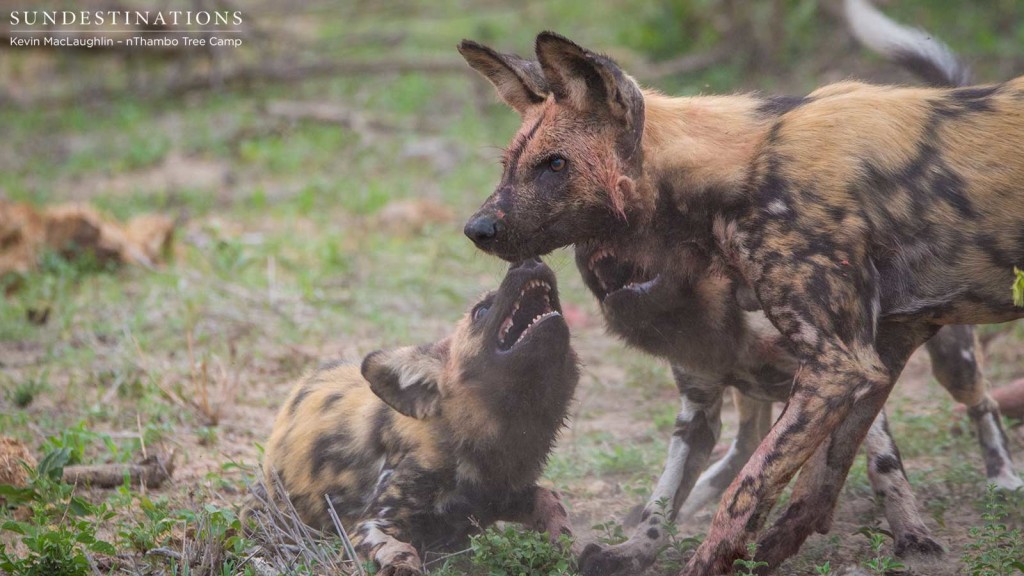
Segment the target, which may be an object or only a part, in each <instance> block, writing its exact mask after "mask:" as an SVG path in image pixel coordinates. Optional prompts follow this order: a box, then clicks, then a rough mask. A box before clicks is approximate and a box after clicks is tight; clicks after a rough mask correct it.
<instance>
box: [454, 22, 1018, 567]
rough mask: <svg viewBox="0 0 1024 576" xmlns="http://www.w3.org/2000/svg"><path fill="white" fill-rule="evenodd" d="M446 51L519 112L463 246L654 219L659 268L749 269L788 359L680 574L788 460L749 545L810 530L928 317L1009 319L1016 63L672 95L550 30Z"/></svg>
mask: <svg viewBox="0 0 1024 576" xmlns="http://www.w3.org/2000/svg"><path fill="white" fill-rule="evenodd" d="M460 50H461V52H462V54H463V56H464V57H466V59H467V61H469V63H470V65H471V66H473V67H474V68H475V69H477V70H478V71H480V72H481V73H483V74H484V75H485V76H487V77H488V79H489V80H490V81H491V82H492V83H493V84H494V85H495V87H496V88H497V89H498V92H499V94H500V95H501V96H502V98H503V99H504V100H505V102H507V103H508V104H509V105H510V106H512V107H513V108H515V109H516V110H517V111H519V112H520V114H521V115H522V116H523V125H522V127H521V129H520V132H519V133H518V134H517V135H516V137H515V138H514V140H513V142H512V145H511V146H510V147H509V149H508V151H507V153H506V158H505V166H504V172H503V175H502V179H501V182H500V184H499V185H498V187H497V189H496V190H495V192H494V193H493V194H492V195H491V197H490V198H489V199H488V200H487V201H486V202H485V203H484V205H483V206H482V207H481V208H480V210H479V211H478V212H477V213H476V214H475V215H474V216H473V217H472V218H471V219H470V220H469V222H468V223H467V225H466V234H467V236H469V237H470V238H471V239H472V240H473V241H474V242H475V243H476V244H477V246H478V247H480V248H481V249H483V250H485V251H487V252H490V253H492V254H495V255H498V256H500V257H502V258H505V259H510V260H514V259H518V258H524V257H528V256H533V255H539V254H544V253H546V252H549V251H551V250H553V249H555V248H558V247H561V246H566V245H569V244H574V243H578V242H584V241H588V240H616V239H618V238H629V237H637V238H644V237H646V236H649V235H656V236H658V237H660V238H661V239H662V240H663V241H665V242H667V245H668V246H670V247H671V250H670V251H668V252H666V253H664V254H662V255H661V256H662V258H663V261H662V262H661V263H660V264H659V268H661V269H668V268H672V269H681V268H683V267H685V260H689V259H692V258H693V254H697V255H699V256H700V257H701V258H704V259H705V261H706V266H707V267H710V268H711V269H713V270H721V271H722V272H724V273H726V274H727V275H729V276H730V277H731V278H733V279H734V280H735V281H736V282H739V283H742V284H745V285H749V286H751V287H752V288H753V290H754V293H755V295H756V299H757V301H758V303H759V305H760V307H761V308H762V309H763V310H764V312H765V314H766V316H767V317H768V319H769V320H770V321H771V323H772V324H773V325H774V326H775V327H776V328H777V329H778V330H779V331H780V332H781V333H782V334H783V335H784V336H785V337H786V339H787V345H788V347H789V348H790V350H791V351H792V353H793V354H794V356H795V358H796V359H797V362H798V363H799V368H798V369H797V375H796V378H795V379H794V383H793V388H792V392H791V395H790V398H789V402H788V404H787V407H786V409H785V410H784V412H783V413H782V415H781V416H780V418H779V419H778V421H777V422H776V423H775V424H774V425H773V426H772V429H771V431H770V432H769V434H768V436H767V437H766V438H765V440H764V441H763V442H762V443H761V445H760V446H759V447H758V449H757V450H756V451H755V452H754V454H753V455H752V457H751V458H750V460H749V461H748V463H747V464H746V465H745V466H744V468H743V470H742V471H741V473H740V474H739V475H738V476H737V478H736V479H735V480H734V481H733V483H732V484H731V485H730V486H729V489H728V490H727V491H726V493H725V494H724V496H723V498H722V502H721V504H720V505H719V507H718V511H717V513H716V515H715V519H714V520H713V522H712V525H711V528H710V531H709V533H708V536H707V538H706V539H705V540H704V542H703V543H702V544H701V546H700V548H698V550H697V553H696V554H695V555H694V557H693V558H692V559H691V561H690V563H689V564H688V565H687V567H686V569H685V570H684V571H683V574H686V575H688V576H696V575H706V574H723V573H728V572H729V571H730V570H731V566H732V564H733V561H734V560H735V559H737V558H739V557H741V556H742V555H743V554H744V551H745V548H746V544H747V543H748V542H750V541H751V540H754V539H756V538H757V537H758V535H759V533H760V531H761V528H762V527H763V525H764V523H765V520H766V518H767V516H768V513H769V512H770V510H771V508H772V506H773V505H774V503H775V501H776V499H777V498H778V496H779V494H780V493H781V491H782V489H783V488H784V487H785V486H786V485H787V484H788V482H789V481H790V480H791V479H792V478H793V476H795V475H796V473H797V471H798V470H800V469H801V467H803V471H802V473H801V474H800V478H799V479H798V481H797V482H796V485H795V487H794V490H793V495H792V498H791V500H790V502H789V505H788V506H787V509H786V510H785V512H783V514H782V515H781V517H780V518H779V519H778V520H777V521H776V522H775V524H774V525H773V526H772V527H771V529H769V530H768V531H767V532H766V533H765V534H763V535H761V537H760V539H759V540H758V554H757V556H758V558H759V559H760V560H763V561H765V562H767V563H768V564H769V565H770V566H773V567H774V566H777V565H778V564H779V563H780V562H781V561H782V560H783V559H785V558H787V557H789V556H791V555H792V554H793V553H794V552H795V551H796V550H798V549H799V547H800V545H801V544H802V543H803V541H804V540H805V539H806V538H807V536H808V535H810V534H811V533H812V532H814V531H819V532H826V531H827V530H828V529H829V525H830V522H831V511H832V510H833V508H834V505H835V501H836V498H837V496H838V493H839V490H840V489H841V487H842V484H843V482H844V480H845V478H846V474H847V472H848V470H849V467H850V465H851V464H852V461H853V459H854V457H855V456H856V452H857V449H858V447H859V445H860V443H861V442H862V441H863V439H864V437H865V435H866V434H867V431H868V429H869V428H870V426H871V423H872V422H873V421H874V419H875V417H876V416H877V414H878V413H879V411H880V410H881V408H882V406H883V404H884V403H885V399H886V398H887V397H888V395H889V392H890V390H891V389H892V386H893V384H894V382H895V380H896V378H897V376H898V375H899V373H900V372H901V371H902V369H903V366H904V364H905V362H906V360H907V358H908V357H909V356H910V354H911V353H912V352H913V351H914V350H915V349H917V347H918V346H920V345H921V344H922V343H924V342H925V341H927V340H928V339H929V338H930V337H931V336H933V335H934V334H935V332H936V331H937V330H938V329H939V327H941V326H942V325H946V324H977V323H995V322H1005V321H1009V320H1013V319H1017V318H1021V317H1024V309H1020V308H1017V307H1015V306H1014V305H1013V302H1012V298H1011V291H1010V285H1011V282H1012V278H1013V275H1012V270H1013V267H1014V266H1015V265H1016V266H1018V267H1019V266H1022V265H1024V190H1022V188H1024V156H1022V155H1021V154H1020V150H1021V149H1024V78H1018V79H1016V80H1012V81H1009V82H1005V83H1002V84H997V85H990V86H981V87H973V88H956V89H935V88H897V87H885V86H872V85H868V84H862V83H856V82H843V83H839V84H834V85H831V86H826V87H824V88H821V89H819V90H817V91H815V92H813V93H811V94H810V95H809V96H807V97H803V98H761V97H758V96H749V95H748V96H724V97H722V96H703V97H693V98H671V97H668V96H664V95H662V94H659V93H657V92H655V91H650V90H641V89H640V87H639V85H638V84H637V83H636V82H635V81H634V80H633V79H632V78H630V77H629V76H627V75H626V74H625V73H624V72H623V71H622V70H621V69H619V67H618V66H617V65H616V64H615V63H614V62H613V61H612V60H611V59H609V58H607V57H604V56H601V55H599V54H595V53H593V52H590V51H588V50H586V49H584V48H581V47H580V46H578V45H576V44H575V43H573V42H571V41H569V40H567V39H565V38H563V37H561V36H559V35H557V34H554V33H549V32H545V33H542V34H540V35H539V36H538V38H537V43H536V54H537V59H538V62H539V65H537V64H536V63H533V62H530V61H527V60H523V59H521V58H518V57H515V56H511V55H504V54H500V53H497V52H495V51H493V50H491V49H489V48H487V47H484V46H481V45H479V44H476V43H473V42H469V41H464V42H463V43H462V44H461V45H460ZM677 257H678V258H679V260H677V259H676V258H677ZM981 393H982V391H981V390H979V391H976V394H978V395H980V394H981ZM963 400H964V401H965V403H966V404H968V405H972V406H977V405H978V404H979V399H978V396H976V397H973V398H964V399H963ZM993 409H994V406H993V407H984V410H985V411H987V412H992V410H993ZM989 422H990V423H991V424H990V425H991V426H993V427H995V426H996V424H995V422H994V421H993V420H991V419H990V420H989ZM990 432H991V433H992V434H993V435H994V434H997V433H999V431H998V430H997V429H993V430H990ZM805 464H806V466H805Z"/></svg>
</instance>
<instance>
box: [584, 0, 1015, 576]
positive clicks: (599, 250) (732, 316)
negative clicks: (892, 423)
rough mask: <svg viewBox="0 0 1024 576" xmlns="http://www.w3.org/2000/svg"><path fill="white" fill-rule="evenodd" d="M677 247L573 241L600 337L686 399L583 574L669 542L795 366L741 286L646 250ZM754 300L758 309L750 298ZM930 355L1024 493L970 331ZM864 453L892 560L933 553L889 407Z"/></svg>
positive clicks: (654, 240)
mask: <svg viewBox="0 0 1024 576" xmlns="http://www.w3.org/2000/svg"><path fill="white" fill-rule="evenodd" d="M846 8H847V15H848V19H849V22H850V27H851V30H852V31H853V32H854V34H855V36H856V37H857V38H858V39H859V40H860V41H861V42H862V43H863V44H865V45H866V46H868V47H869V48H871V49H872V50H874V51H875V52H877V53H880V54H881V55H883V56H885V57H886V58H889V59H891V60H893V61H895V62H898V63H900V64H901V65H902V66H904V67H906V68H907V69H909V70H911V71H913V72H915V73H916V74H918V75H919V76H920V77H921V78H922V79H923V80H925V81H926V82H929V83H931V84H933V85H936V86H960V85H963V84H964V83H966V82H967V79H968V78H969V77H970V73H969V70H968V69H967V67H966V66H965V65H964V64H962V63H961V62H960V60H959V58H957V57H956V55H955V54H954V53H953V52H952V51H951V50H949V48H948V47H946V46H945V45H944V44H942V43H941V42H939V41H937V40H935V39H934V38H933V37H931V36H930V35H928V34H927V33H925V32H923V31H920V30H916V29H913V28H907V27H904V26H901V25H899V24H897V23H895V22H893V21H892V20H890V19H888V18H887V17H886V16H885V15H884V14H882V13H880V12H879V11H877V10H876V9H875V8H874V7H873V6H871V5H870V4H869V3H867V2H866V1H865V0H847V2H846ZM673 251H674V252H676V254H675V255H674V256H673V262H674V263H679V262H680V261H683V260H685V256H684V255H683V252H684V251H683V250H679V249H678V248H676V249H673V246H672V245H671V243H669V242H665V241H664V239H663V236H662V235H647V237H646V243H638V242H632V243H630V242H614V241H613V242H584V243H578V244H576V264H577V267H578V269H579V271H580V273H581V274H582V276H583V280H584V282H585V284H586V286H587V287H588V288H589V289H590V291H591V292H592V293H593V294H594V296H595V297H597V299H598V302H599V304H600V307H601V311H602V313H603V315H604V317H605V320H606V322H607V326H608V328H609V330H610V331H611V332H612V333H613V334H615V335H617V336H619V337H621V338H622V339H623V340H624V341H625V342H626V343H627V344H629V345H630V346H633V347H636V348H638V349H640V350H642V351H644V352H647V353H649V354H652V355H654V356H657V357H660V358H663V359H666V360H668V361H669V362H670V363H671V364H672V371H673V375H674V377H675V380H676V385H677V388H678V389H679V392H680V400H681V403H682V406H681V407H680V412H679V415H678V417H677V420H676V427H675V430H674V431H673V434H672V438H671V440H670V443H669V450H668V458H667V460H666V463H665V469H664V471H663V472H662V474H661V478H660V479H659V481H658V483H657V485H656V487H655V489H654V490H653V491H652V494H651V496H650V498H648V501H647V504H646V505H645V506H644V509H643V512H642V514H641V521H642V523H641V525H640V526H638V527H637V529H636V530H635V531H634V533H633V534H632V536H631V537H630V538H629V540H627V541H626V542H623V543H622V544H618V545H615V546H607V547H599V546H596V545H594V544H591V545H589V546H588V547H587V549H586V550H585V551H584V554H583V557H582V558H581V566H580V568H581V571H582V573H583V574H584V575H585V576H591V575H594V576H596V575H599V574H601V575H610V574H631V573H635V572H638V571H639V570H641V569H642V568H643V567H645V566H647V565H648V564H650V563H651V562H653V561H654V558H655V555H656V553H657V551H658V550H661V549H663V548H664V546H665V544H666V542H665V539H666V538H667V534H665V532H664V531H662V530H659V529H658V528H657V527H658V526H659V525H660V524H661V523H662V522H664V518H662V516H664V515H667V516H668V519H669V520H671V519H672V518H674V517H675V515H676V514H677V513H678V514H679V515H681V516H682V517H683V518H687V517H689V516H691V515H692V514H693V513H695V512H696V511H698V510H700V509H701V508H702V507H704V506H705V505H706V504H707V503H709V502H711V501H713V500H715V499H717V498H718V497H719V496H720V495H721V494H722V492H724V491H725V489H726V488H727V487H728V485H729V483H731V482H732V480H733V478H735V476H736V474H738V473H739V471H740V469H741V468H742V466H743V465H744V464H745V463H746V461H747V459H748V458H749V457H750V455H751V454H752V453H753V452H754V450H755V449H756V447H757V444H758V443H759V442H760V441H761V440H762V439H763V437H764V436H765V435H766V434H767V433H768V430H769V428H770V426H771V422H772V420H771V412H772V409H771V402H772V401H773V400H774V401H785V400H786V399H787V398H788V395H789V391H790V386H791V382H792V380H793V375H794V372H795V370H796V368H797V366H798V364H797V361H796V359H795V358H794V357H793V356H792V354H790V353H789V351H788V347H787V344H786V342H785V338H784V337H783V336H782V334H780V333H779V332H778V331H777V330H775V328H774V327H772V326H771V324H770V323H769V322H768V321H767V319H766V318H765V316H764V314H763V313H761V312H760V311H750V312H743V311H742V310H741V309H740V304H739V303H737V301H736V300H737V299H738V300H743V299H744V298H743V296H745V295H747V293H748V292H749V291H748V290H747V289H746V287H741V288H740V289H738V290H737V289H736V288H735V287H734V286H735V282H734V281H732V280H731V279H730V278H727V277H725V276H723V275H719V274H715V273H712V272H711V271H710V270H709V269H708V268H707V266H706V259H705V258H701V257H700V255H699V254H694V257H693V258H692V259H690V260H689V261H687V262H686V266H683V267H675V268H668V269H665V268H658V267H657V266H658V258H657V257H656V256H652V255H656V254H660V253H663V252H673ZM734 295H735V296H736V298H734ZM749 298H750V299H751V300H753V304H754V306H753V308H758V307H759V306H758V305H757V302H756V298H755V297H754V296H753V295H752V293H751V294H749ZM748 305H749V304H748ZM927 349H928V352H929V355H930V356H931V358H932V367H933V371H934V373H935V376H936V378H937V379H938V381H939V382H940V383H941V384H942V385H943V386H944V387H945V388H947V389H948V390H949V391H950V392H951V393H952V394H953V395H954V397H955V398H957V399H963V400H965V401H966V402H970V403H971V404H970V405H969V407H970V410H969V413H970V414H971V417H972V419H973V420H974V424H975V427H976V429H977V432H978V439H979V442H980V447H981V450H982V455H983V457H984V460H985V464H986V473H987V475H988V479H989V482H991V483H993V484H995V485H997V486H998V487H1000V488H1003V489H1006V490H1014V489H1016V488H1018V487H1020V486H1022V485H1024V483H1022V482H1021V480H1020V478H1019V477H1018V476H1017V475H1016V474H1015V472H1014V470H1013V465H1012V461H1011V459H1010V455H1009V446H1008V441H1007V439H1006V435H1005V434H1004V433H1003V431H1002V430H1001V428H1000V425H999V414H998V412H996V411H994V403H993V402H992V399H991V398H990V397H989V396H988V394H987V392H986V390H987V388H988V386H987V383H986V381H985V379H984V377H983V374H982V372H981V369H980V365H979V360H978V354H979V352H977V347H976V336H975V334H974V330H973V328H972V327H970V326H947V327H944V328H943V329H942V330H940V331H939V333H938V334H937V335H936V336H935V337H934V338H932V339H931V340H929V341H928V343H927ZM730 386H732V387H734V388H733V392H734V394H733V400H734V404H735V406H736V408H737V411H738V412H739V430H738V431H737V436H736V438H735V439H734V440H733V442H732V445H731V446H730V449H729V451H728V452H727V453H726V455H725V456H724V457H723V458H722V459H721V460H719V461H718V462H716V463H715V464H714V465H713V466H712V467H710V468H708V469H707V470H706V471H705V470H704V467H705V466H706V464H707V461H708V456H709V454H710V451H711V449H712V447H713V445H714V444H715V442H716V440H717V438H718V435H719V432H720V408H721V404H722V395H723V394H724V392H725V388H726V387H730ZM865 449H866V452H867V458H868V473H869V478H870V480H871V483H872V486H873V488H874V491H875V493H876V494H877V495H878V497H879V499H880V500H881V501H882V502H883V504H884V507H885V513H886V517H887V518H888V520H889V524H890V529H891V531H892V533H893V538H894V540H895V551H896V553H897V554H898V555H905V554H941V553H942V547H941V545H940V544H939V543H938V542H936V541H935V540H934V539H933V538H932V537H931V535H930V533H929V530H928V529H927V528H926V527H925V524H924V522H923V521H922V519H921V517H920V514H919V512H918V510H917V505H916V502H915V500H914V497H913V492H912V491H911V487H910V484H909V482H908V481H907V478H906V474H905V472H904V471H903V466H902V462H901V459H900V455H899V450H898V449H897V448H896V444H895V442H894V440H893V438H892V437H891V434H890V433H889V429H888V425H887V423H886V420H885V413H884V412H880V413H879V416H878V418H876V420H875V422H874V424H873V426H872V428H871V430H870V432H869V433H868V435H867V438H866V440H865ZM701 472H704V473H703V474H701ZM698 474H700V477H699V478H698V477H697V475H698ZM664 502H670V503H671V505H670V506H665V505H664Z"/></svg>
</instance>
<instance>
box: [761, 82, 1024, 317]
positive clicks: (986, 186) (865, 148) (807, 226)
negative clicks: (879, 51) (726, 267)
mask: <svg viewBox="0 0 1024 576" xmlns="http://www.w3.org/2000/svg"><path fill="white" fill-rule="evenodd" d="M1022 149H1024V78H1018V79H1015V80H1012V81H1009V82H1005V83H1003V84H996V85H989V86H978V87H970V88H955V89H926V88H893V87H885V86H871V85H865V84H857V83H847V84H845V85H843V89H842V90H838V89H837V88H836V87H835V86H832V87H829V88H828V89H827V90H822V91H819V92H815V93H812V94H810V95H809V96H808V97H807V98H806V100H805V101H804V103H802V104H801V105H800V106H798V107H795V108H794V109H792V110H790V111H789V112H788V113H786V114H784V115H783V116H782V117H780V119H779V121H778V122H777V124H776V125H775V126H774V128H773V129H772V130H771V131H770V133H769V135H768V137H767V138H766V141H765V144H764V147H763V149H762V150H761V152H760V154H759V155H758V157H757V159H756V160H755V163H754V169H753V184H754V189H756V190H758V192H757V198H755V200H754V201H755V206H754V208H753V211H752V214H753V218H752V221H753V222H755V223H757V222H760V223H763V224H764V225H766V226H768V227H769V228H772V229H775V230H776V231H777V233H778V234H779V237H780V245H781V246H783V247H785V248H786V250H787V251H788V252H789V253H791V254H792V255H793V256H795V257H797V258H798V259H800V260H807V259H808V258H811V259H813V258H819V259H820V257H819V256H816V255H815V246H814V242H813V241H808V238H807V236H806V235H803V236H802V237H798V235H791V234H789V233H787V230H802V231H806V230H816V231H817V233H818V234H819V235H821V237H822V238H825V237H826V236H827V237H828V238H829V242H830V243H834V244H835V245H838V246H842V245H848V246H865V247H867V248H868V249H869V250H870V253H867V254H854V253H851V254H848V255H847V257H842V258H839V259H838V260H837V262H834V263H831V265H833V266H839V265H841V262H842V261H850V262H854V261H858V260H862V259H864V258H870V259H871V260H872V261H873V262H874V264H875V266H877V268H878V275H879V278H880V281H881V294H882V296H883V298H882V301H881V303H880V306H881V315H882V317H883V318H884V317H886V316H890V317H903V316H911V315H918V314H922V313H925V314H930V315H932V316H933V317H934V318H935V320H936V321H937V322H940V323H957V322H967V321H969V320H970V318H974V319H977V318H979V317H983V318H987V319H988V320H989V321H1004V320H1008V319H1011V318H1013V317H1014V313H1015V312H1018V313H1019V311H1014V310H1012V303H1011V302H1010V292H1009V290H1003V292H1005V293H995V292H994V291H993V290H992V287H993V286H999V285H1002V284H1006V285H1008V283H1009V282H1010V278H1011V276H1010V272H1011V271H1012V267H1013V266H1014V265H1017V266H1020V265H1021V264H1024V233H1022V232H1021V230H1024V155H1022V154H1021V153H1020V150H1022ZM755 225H758V224H755ZM787 238H788V239H789V240H787ZM787 242H788V243H787ZM935 254H943V255H946V256H944V257H943V258H935V257H934V255H935ZM821 263H822V262H818V264H821ZM1004 279H1005V280H1004ZM823 288H827V286H824V287H823ZM965 295H967V296H969V299H968V300H967V301H961V302H960V303H959V304H958V305H957V306H952V305H950V304H949V303H950V302H951V301H952V300H953V299H956V298H962V297H964V296H965ZM982 300H984V301H986V302H987V303H986V304H982V303H981V301H982ZM999 301H1004V302H1005V305H993V304H992V302H999ZM968 316H970V318H968Z"/></svg>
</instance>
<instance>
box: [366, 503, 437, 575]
mask: <svg viewBox="0 0 1024 576" xmlns="http://www.w3.org/2000/svg"><path fill="white" fill-rule="evenodd" d="M388 512H390V510H388V509H387V508H380V509H379V510H377V515H376V516H375V517H373V518H371V519H369V520H364V521H362V522H360V523H359V524H358V525H356V529H355V536H354V537H353V539H352V540H353V544H354V545H355V548H356V553H358V554H359V556H360V557H363V558H372V559H373V561H374V562H376V563H377V564H378V565H379V566H380V571H378V572H377V574H378V576H414V575H418V574H421V573H422V570H421V568H422V566H421V563H420V556H419V554H418V553H417V552H416V548H415V547H413V546H412V544H409V543H407V542H403V541H401V540H400V539H399V535H400V534H399V530H398V529H397V527H396V526H395V524H394V523H393V522H392V521H391V519H390V518H388Z"/></svg>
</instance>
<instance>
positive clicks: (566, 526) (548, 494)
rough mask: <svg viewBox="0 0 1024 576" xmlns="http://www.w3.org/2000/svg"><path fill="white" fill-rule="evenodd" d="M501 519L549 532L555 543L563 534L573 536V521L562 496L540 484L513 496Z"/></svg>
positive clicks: (549, 536)
mask: <svg viewBox="0 0 1024 576" xmlns="http://www.w3.org/2000/svg"><path fill="white" fill-rule="evenodd" d="M501 519H502V520H506V521H509V522H518V523H519V524H522V525H524V526H526V527H527V528H530V529H531V530H535V531H537V532H547V534H548V538H550V539H551V542H552V543H553V544H557V543H558V542H559V539H560V538H561V537H562V536H568V537H569V538H573V531H572V523H571V522H570V521H569V513H568V512H567V511H566V509H565V506H564V505H563V504H562V497H561V496H560V495H559V494H558V492H555V491H554V490H548V489H547V488H542V487H540V486H533V487H531V488H530V489H528V490H526V491H524V492H523V493H521V494H517V495H515V496H513V497H512V499H511V502H510V505H509V509H508V510H507V511H506V512H505V513H504V514H501Z"/></svg>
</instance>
